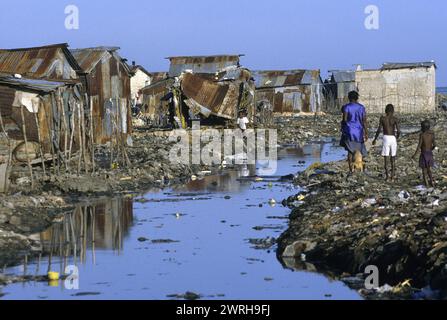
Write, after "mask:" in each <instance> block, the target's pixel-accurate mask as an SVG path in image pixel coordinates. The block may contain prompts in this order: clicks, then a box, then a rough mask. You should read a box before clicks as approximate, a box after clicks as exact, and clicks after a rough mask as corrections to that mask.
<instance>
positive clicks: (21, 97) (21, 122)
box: [0, 74, 89, 192]
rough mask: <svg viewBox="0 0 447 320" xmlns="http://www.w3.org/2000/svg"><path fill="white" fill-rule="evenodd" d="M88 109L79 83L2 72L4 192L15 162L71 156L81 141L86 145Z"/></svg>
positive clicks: (0, 145) (0, 152) (1, 185)
mask: <svg viewBox="0 0 447 320" xmlns="http://www.w3.org/2000/svg"><path fill="white" fill-rule="evenodd" d="M83 112H84V101H83V96H82V85H81V84H80V83H73V82H63V81H59V82H55V81H52V82H50V81H46V80H40V79H39V80H38V79H29V78H20V77H19V78H18V77H13V76H9V75H4V74H3V75H0V124H1V128H0V136H1V139H0V166H2V167H3V168H4V170H1V174H0V175H1V180H2V183H0V191H1V192H4V191H5V190H6V189H7V186H6V185H5V183H7V182H8V178H7V177H5V174H6V172H7V170H6V168H7V167H8V166H10V165H11V164H12V165H14V163H28V164H29V165H32V164H37V163H39V164H42V165H43V162H45V161H47V160H50V159H52V160H53V161H54V160H56V159H57V160H58V162H59V160H62V161H68V160H69V159H70V158H71V155H72V153H74V152H75V151H78V150H79V149H81V146H83V147H82V148H83V150H86V149H87V148H88V144H89V139H88V138H86V137H87V136H88V134H87V132H86V130H87V129H86V126H82V125H81V123H82V122H84V121H86V120H85V119H84V118H83V115H82V113H83ZM84 160H85V159H84ZM53 164H54V162H53Z"/></svg>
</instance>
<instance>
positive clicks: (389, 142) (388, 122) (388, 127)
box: [372, 104, 400, 181]
mask: <svg viewBox="0 0 447 320" xmlns="http://www.w3.org/2000/svg"><path fill="white" fill-rule="evenodd" d="M382 130H383V147H382V156H383V159H384V162H385V180H388V179H389V178H390V176H389V172H388V158H390V161H391V181H394V176H395V173H396V155H397V139H399V136H400V129H399V121H398V120H397V118H396V117H395V116H394V106H393V105H392V104H388V105H387V106H386V107H385V115H384V116H381V117H380V121H379V127H378V128H377V132H376V136H375V138H374V140H373V142H372V144H373V145H375V144H376V142H377V138H378V137H379V135H380V132H381V131H382Z"/></svg>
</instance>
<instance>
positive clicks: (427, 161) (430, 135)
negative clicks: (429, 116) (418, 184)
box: [413, 120, 436, 187]
mask: <svg viewBox="0 0 447 320" xmlns="http://www.w3.org/2000/svg"><path fill="white" fill-rule="evenodd" d="M421 129H422V130H421V134H420V135H419V144H418V147H417V149H416V152H415V153H414V155H413V159H416V156H417V154H418V151H420V156H419V167H420V168H421V169H422V175H423V179H424V184H425V186H428V181H427V176H428V177H429V179H430V186H431V187H434V185H435V184H434V181H433V176H432V172H431V168H432V167H433V165H434V160H433V150H434V149H435V148H436V143H435V133H434V132H433V131H432V130H430V121H428V120H425V121H422V123H421Z"/></svg>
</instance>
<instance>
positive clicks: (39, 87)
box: [0, 75, 67, 93]
mask: <svg viewBox="0 0 447 320" xmlns="http://www.w3.org/2000/svg"><path fill="white" fill-rule="evenodd" d="M66 84H67V83H66V82H57V81H47V80H40V79H29V78H15V77H13V76H9V75H0V85H7V86H10V87H19V88H22V89H27V90H32V91H38V92H44V93H49V92H53V91H55V90H57V89H58V88H60V87H63V86H65V85H66Z"/></svg>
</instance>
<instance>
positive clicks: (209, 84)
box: [181, 73, 239, 119]
mask: <svg viewBox="0 0 447 320" xmlns="http://www.w3.org/2000/svg"><path fill="white" fill-rule="evenodd" d="M182 77H183V78H182V82H181V84H182V92H183V94H184V95H185V96H186V97H187V98H188V99H187V100H185V102H186V103H187V104H188V100H189V101H191V103H192V104H193V105H195V106H198V107H199V108H201V109H204V110H207V112H209V113H210V114H213V115H216V116H219V117H222V118H226V119H233V118H234V117H235V110H236V107H237V104H238V99H239V85H236V84H233V83H227V84H219V83H216V82H213V81H210V80H207V79H205V78H203V77H201V76H199V75H195V74H191V73H186V74H184V75H183V76H182ZM191 103H190V104H191ZM190 107H191V106H190ZM201 112H202V113H204V112H203V111H201Z"/></svg>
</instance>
